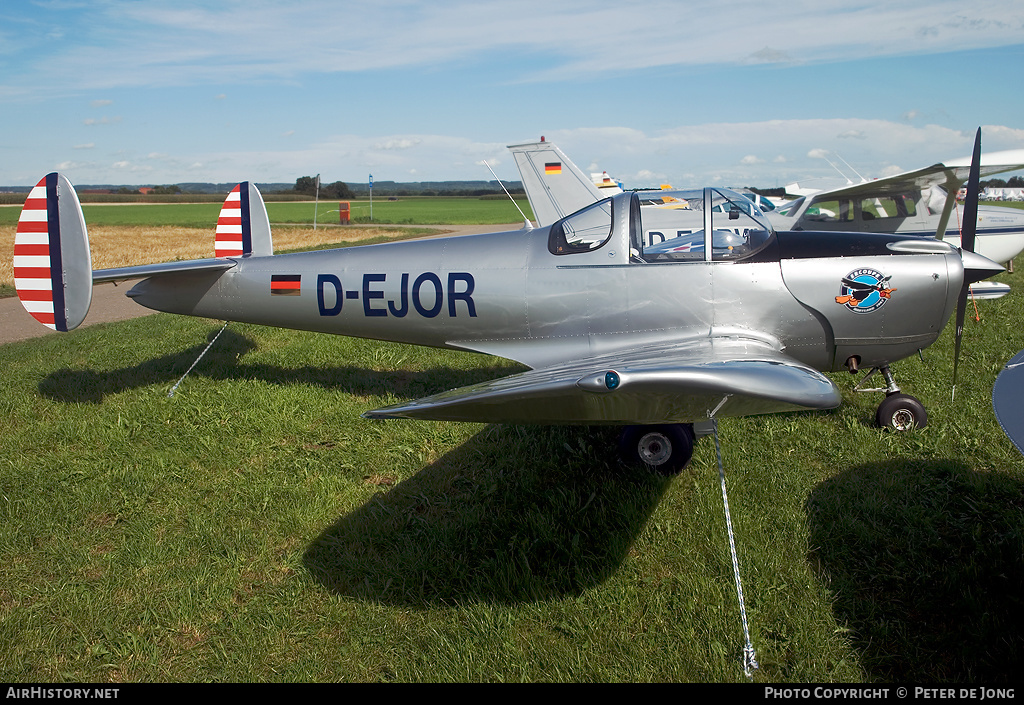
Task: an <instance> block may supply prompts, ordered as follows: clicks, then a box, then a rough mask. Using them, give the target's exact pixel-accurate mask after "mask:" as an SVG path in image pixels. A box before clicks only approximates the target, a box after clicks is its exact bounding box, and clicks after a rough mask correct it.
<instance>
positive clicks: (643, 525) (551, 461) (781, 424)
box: [0, 275, 1024, 683]
mask: <svg viewBox="0 0 1024 705" xmlns="http://www.w3.org/2000/svg"><path fill="white" fill-rule="evenodd" d="M1001 277H1002V278H1003V279H1004V280H1006V281H1009V282H1010V283H1011V285H1013V286H1014V287H1015V289H1016V290H1015V291H1014V292H1013V293H1011V294H1010V295H1009V296H1007V297H1005V298H1004V299H1001V300H998V301H993V302H984V303H982V304H979V307H980V309H981V313H982V320H981V322H977V323H976V322H973V321H971V322H969V325H968V326H967V330H966V333H965V352H964V355H963V359H962V361H961V380H960V384H959V387H958V392H957V401H956V403H955V404H954V403H952V402H951V401H950V396H949V382H950V376H951V357H952V352H951V348H952V344H951V332H952V331H951V330H950V329H947V330H946V331H945V332H944V334H943V336H942V338H940V341H939V342H938V343H937V344H936V345H934V346H933V347H932V348H930V349H929V350H927V351H925V360H924V362H921V361H920V360H917V359H916V358H915V359H911V360H908V361H905V362H902V363H899V364H898V365H896V366H895V371H896V374H897V378H898V380H899V382H900V383H901V385H902V386H903V387H904V388H905V390H906V391H908V392H910V393H913V394H915V395H916V396H918V397H920V398H921V399H922V400H923V401H924V403H925V404H926V405H927V407H928V410H929V413H930V417H931V423H930V425H929V427H928V428H927V429H924V430H922V431H918V432H912V433H908V434H904V435H896V434H892V433H887V432H884V431H881V430H879V429H877V428H874V426H873V415H874V406H875V405H876V404H877V402H878V398H877V397H876V396H874V395H855V394H853V393H852V392H850V391H849V389H850V387H851V386H852V382H853V380H852V378H851V377H850V376H849V375H846V374H842V375H836V377H835V379H836V380H837V382H838V383H839V384H840V385H841V386H842V387H843V388H844V389H845V390H847V391H846V392H845V393H844V397H845V401H846V403H845V404H844V405H843V406H842V407H841V408H840V409H838V410H835V411H833V412H829V413H797V414H784V415H775V416H764V417H752V418H747V419H726V420H723V421H722V422H721V427H720V433H721V441H722V449H723V456H724V464H725V468H726V472H727V480H728V485H729V501H730V509H731V513H732V517H733V521H734V524H735V529H736V540H737V548H738V551H739V560H740V567H741V571H742V574H743V581H744V583H743V584H744V592H745V597H746V601H747V611H748V617H749V623H750V629H751V636H752V641H753V644H754V647H755V649H756V650H757V656H758V660H759V662H760V666H761V667H760V669H759V670H758V671H756V672H755V676H754V678H755V680H757V681H764V682H835V681H897V680H899V681H906V682H928V683H951V682H968V681H971V682H979V681H980V682H988V683H993V682H1005V681H1007V680H1010V679H1012V678H1014V677H1015V676H1016V673H1017V668H1018V667H1019V663H1020V662H1021V661H1022V660H1024V603H1022V598H1021V594H1020V585H1021V584H1022V582H1024V499H1022V497H1024V492H1022V489H1024V487H1022V481H1024V472H1022V464H1024V463H1022V458H1021V457H1020V454H1019V453H1018V452H1017V451H1016V449H1015V448H1014V447H1013V446H1012V445H1011V444H1010V442H1009V441H1008V440H1007V439H1006V438H1005V436H1004V435H1003V434H1002V432H1001V430H1000V428H999V426H998V423H997V422H996V420H995V418H994V415H993V413H992V410H991V406H990V396H989V394H990V390H991V387H992V383H993V380H994V378H995V376H996V374H997V373H998V371H999V370H1000V369H1001V367H1002V365H1003V364H1004V363H1005V361H1006V360H1008V359H1009V358H1010V357H1011V356H1012V355H1013V354H1014V353H1015V352H1016V351H1017V350H1020V349H1021V348H1024V326H1021V325H1019V321H1020V314H1019V311H1020V308H1021V306H1020V301H1021V296H1022V294H1021V293H1020V287H1021V285H1022V283H1024V282H1021V280H1020V275H1001ZM219 327H220V326H219V324H217V323H216V322H212V321H205V320H197V319H188V318H181V317H173V316H168V315H164V314H158V315H155V316H151V317H147V318H142V319H136V320H132V321H126V322H123V323H118V324H110V325H98V326H93V327H89V328H85V329H80V330H77V331H75V332H73V333H70V334H66V335H61V336H57V335H53V336H47V337H45V338H41V339H37V340H32V341H25V342H22V343H13V344H9V345H5V346H2V347H0V365H2V369H3V370H4V373H3V375H2V376H0V561H2V563H3V565H4V575H5V579H4V580H3V581H2V582H0V645H2V649H0V680H5V681H20V682H29V681H113V682H126V681H247V682H248V681H321V680H336V681H372V682H380V681H743V680H745V678H744V676H743V673H742V664H741V652H742V647H743V635H742V629H741V623H740V615H739V607H738V603H737V598H736V592H735V587H734V584H733V578H732V566H731V559H730V555H729V549H728V541H727V536H726V532H725V525H724V516H723V510H722V498H721V494H720V490H719V485H718V470H717V463H716V458H715V454H714V445H713V443H711V442H710V440H709V439H704V440H702V441H701V442H700V443H698V446H697V451H696V454H695V457H694V461H693V463H692V464H691V466H690V468H688V469H687V470H686V471H685V472H684V473H683V474H682V475H681V476H679V477H676V478H674V479H671V480H666V479H662V478H658V477H654V476H651V475H649V474H647V473H644V472H635V471H630V470H627V469H625V468H622V467H620V466H619V464H618V462H617V461H616V459H615V456H614V452H613V448H614V442H615V431H614V429H607V428H592V429H588V428H574V427H565V428H561V427H531V426H504V425H481V424H458V423H431V422H412V421H408V422H403V421H390V422H371V421H369V420H366V419H362V418H361V417H360V414H361V413H362V412H363V411H365V410H367V409H371V408H376V407H378V406H381V405H384V404H387V403H390V402H392V401H395V400H396V399H406V398H412V397H417V396H421V395H425V394H429V393H432V392H436V391H440V390H443V389H446V388H450V387H454V386H458V385H463V384H469V383H472V382H475V381H479V380H482V379H487V378H490V377H494V376H499V375H504V374H508V373H510V372H513V371H516V370H518V369H520V368H518V367H517V366H515V365H512V364H511V363H507V362H503V361H501V360H497V359H495V358H489V357H485V356H479V355H472V354H462V353H454V352H449V351H439V350H431V349H421V348H414V347H408V346H401V345H393V344H382V343H377V342H373V341H362V340H355V339H347V338H335V337H331V336H323V335H315V334H307V333H301V332H295V331H287V330H276V329H269V328H263V327H258V326H246V325H241V324H237V325H236V324H232V325H231V326H230V327H229V328H228V330H227V331H226V332H225V333H224V334H223V335H222V336H221V338H220V340H218V342H217V343H216V345H214V347H213V348H212V349H211V350H210V352H209V353H208V354H207V356H206V357H205V358H203V360H202V362H200V363H199V365H198V366H197V367H196V369H195V370H194V372H193V373H192V375H191V376H190V377H189V378H188V379H187V380H186V381H185V382H184V383H183V384H182V386H181V387H179V389H178V391H177V393H176V395H175V396H174V397H172V398H168V396H167V393H168V390H169V389H170V387H171V386H172V385H173V384H174V382H175V381H176V380H177V379H178V378H179V377H180V376H181V374H183V372H184V371H185V370H186V369H187V368H188V366H189V365H191V364H192V362H193V361H194V360H195V359H196V357H197V356H198V354H199V352H200V351H201V350H202V349H203V347H204V346H205V343H206V339H207V338H208V337H209V336H211V335H212V334H213V333H215V332H216V331H217V330H218V329H219Z"/></svg>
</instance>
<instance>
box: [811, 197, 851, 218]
mask: <svg viewBox="0 0 1024 705" xmlns="http://www.w3.org/2000/svg"><path fill="white" fill-rule="evenodd" d="M850 206H851V203H850V201H848V200H846V199H842V200H838V201H836V200H833V201H818V202H817V203H815V204H813V205H812V206H810V207H808V209H807V219H808V220H812V221H814V220H816V221H819V222H824V223H848V222H851V221H852V220H853V208H851V207H850Z"/></svg>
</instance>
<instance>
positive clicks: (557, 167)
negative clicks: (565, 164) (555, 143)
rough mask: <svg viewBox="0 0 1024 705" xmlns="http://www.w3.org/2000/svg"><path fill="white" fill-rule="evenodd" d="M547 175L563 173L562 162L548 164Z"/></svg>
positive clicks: (545, 170) (546, 166)
mask: <svg viewBox="0 0 1024 705" xmlns="http://www.w3.org/2000/svg"><path fill="white" fill-rule="evenodd" d="M544 173H545V174H561V173H562V162H546V163H545V164H544Z"/></svg>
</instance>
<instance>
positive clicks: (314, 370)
mask: <svg viewBox="0 0 1024 705" xmlns="http://www.w3.org/2000/svg"><path fill="white" fill-rule="evenodd" d="M212 337H213V334H212V333H211V334H210V338H212ZM256 347H257V345H256V343H255V342H254V341H252V340H251V339H250V338H248V337H246V336H244V335H241V334H239V333H236V332H234V331H232V330H231V329H226V330H225V331H224V332H223V333H222V334H221V335H220V337H219V338H218V339H217V342H216V343H215V344H214V345H213V346H212V347H210V349H209V351H208V352H207V353H206V354H205V355H204V356H203V359H202V360H201V361H200V362H199V363H198V364H197V365H196V366H195V369H193V370H192V372H191V373H190V376H192V377H205V378H207V379H213V380H260V381H264V382H268V383H271V384H283V385H286V384H308V385H315V386H319V387H323V388H324V389H334V390H339V391H345V392H349V393H352V394H360V395H384V394H387V393H391V394H395V395H397V396H408V397H418V396H425V395H428V394H434V393H437V392H442V391H444V390H446V389H449V388H451V387H458V386H463V385H467V384H473V383H476V382H483V381H486V380H488V379H493V378H495V377H502V376H505V375H507V374H511V373H512V372H515V371H516V370H515V369H511V368H509V367H508V366H504V367H498V366H495V367H488V368H478V369H466V370H462V369H454V368H434V369H427V370H421V371H415V372H414V371H409V370H387V371H378V370H372V369H367V368H365V367H359V366H354V365H349V366H341V365H306V366H302V367H283V366H279V365H265V364H252V363H248V362H245V361H243V360H242V357H243V356H244V355H245V354H246V353H249V352H251V351H253V350H255V349H256ZM205 348H206V344H205V343H203V344H201V345H195V346H193V347H190V348H188V349H186V350H182V351H180V352H176V353H172V354H169V355H162V356H160V357H157V358H153V359H151V360H146V361H145V362H142V363H139V364H138V365H135V366H133V367H125V368H121V369H116V370H103V371H95V370H72V369H63V370H56V371H54V372H52V373H50V374H49V375H47V376H46V377H44V378H43V379H42V380H41V381H40V382H39V387H38V388H39V393H40V394H41V395H42V396H44V397H46V398H48V399H54V400H56V401H62V402H68V403H79V404H97V403H99V402H101V401H103V398H104V397H106V396H107V395H109V394H117V393H119V392H123V391H126V390H128V389H137V388H141V387H146V386H150V385H155V384H167V385H168V389H169V388H170V385H173V384H174V383H175V382H177V381H178V380H179V379H180V378H181V376H182V375H184V374H185V372H186V371H187V370H188V369H189V367H190V366H191V365H192V364H193V363H194V362H196V359H197V358H198V357H199V355H200V354H201V353H202V352H203V350H204V349H205Z"/></svg>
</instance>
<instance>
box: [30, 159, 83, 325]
mask: <svg viewBox="0 0 1024 705" xmlns="http://www.w3.org/2000/svg"><path fill="white" fill-rule="evenodd" d="M14 288H15V289H16V290H17V292H18V298H19V299H20V300H21V304H22V306H24V307H25V310H26V311H28V313H29V314H30V315H31V316H32V317H33V318H35V319H36V320H37V321H39V322H40V323H42V324H43V325H45V326H47V327H48V328H51V329H53V330H58V331H68V330H72V329H74V328H76V327H77V326H78V325H79V324H80V323H81V322H82V321H83V320H84V319H85V315H86V314H87V313H88V312H89V304H90V303H91V302H92V261H91V259H90V256H89V241H88V236H87V234H86V230H85V218H84V217H83V216H82V207H81V205H80V204H79V202H78V195H77V194H76V193H75V189H74V187H73V186H72V185H71V182H69V181H68V180H67V178H65V177H64V176H63V175H61V174H57V173H52V174H48V175H46V176H44V177H43V178H42V179H40V181H39V183H38V184H36V185H35V187H34V188H33V189H32V191H31V192H30V193H29V195H28V198H27V199H26V200H25V206H24V207H23V208H22V211H21V217H20V218H19V219H18V229H17V233H16V234H15V236H14Z"/></svg>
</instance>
